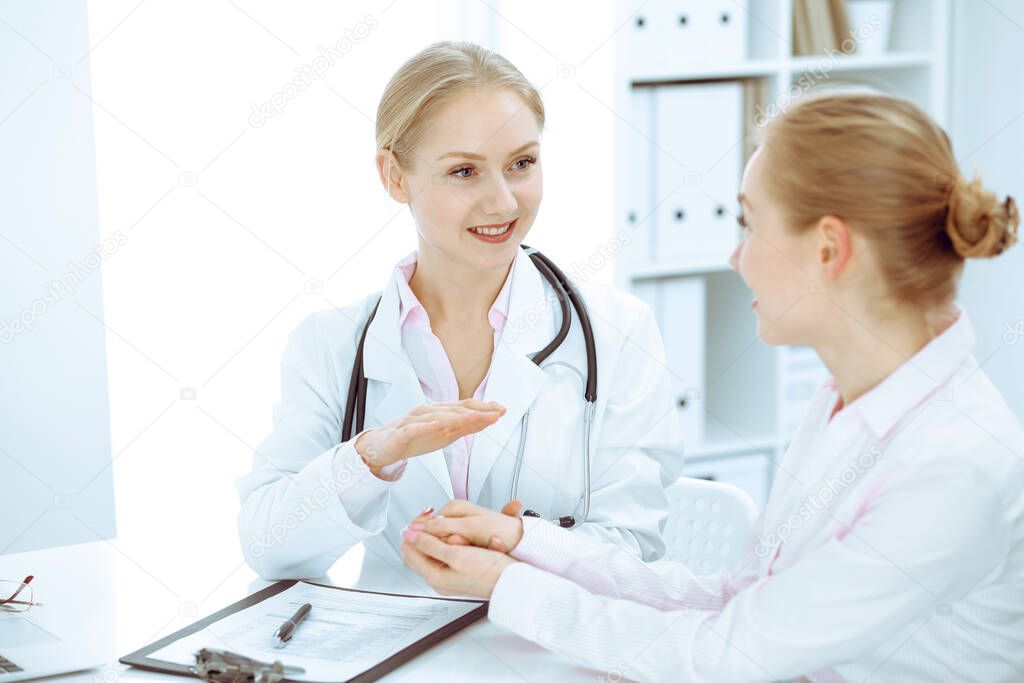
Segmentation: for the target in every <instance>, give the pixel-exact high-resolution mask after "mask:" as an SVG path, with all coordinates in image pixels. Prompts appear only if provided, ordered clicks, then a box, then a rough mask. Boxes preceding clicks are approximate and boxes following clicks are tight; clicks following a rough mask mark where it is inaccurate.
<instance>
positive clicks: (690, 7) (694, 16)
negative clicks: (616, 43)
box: [627, 0, 749, 80]
mask: <svg viewBox="0 0 1024 683" xmlns="http://www.w3.org/2000/svg"><path fill="white" fill-rule="evenodd" d="M747 4H748V3H747V0H732V1H730V0H648V2H647V3H645V4H644V5H643V6H642V7H640V9H638V10H636V11H635V12H634V13H633V14H632V15H630V16H629V18H628V21H629V37H628V39H627V40H628V42H627V48H628V61H627V70H628V72H629V76H630V77H631V78H632V79H633V80H656V79H662V78H666V77H670V76H672V75H673V74H676V75H678V74H679V73H684V72H686V71H688V70H691V69H693V68H694V67H695V66H698V67H699V66H706V65H709V64H734V63H738V62H741V61H743V60H744V59H746V56H747V29H748V16H749V15H748V12H747Z"/></svg>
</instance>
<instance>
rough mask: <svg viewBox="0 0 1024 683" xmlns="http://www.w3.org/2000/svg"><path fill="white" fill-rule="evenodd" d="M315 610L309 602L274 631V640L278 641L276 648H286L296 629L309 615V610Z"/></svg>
mask: <svg viewBox="0 0 1024 683" xmlns="http://www.w3.org/2000/svg"><path fill="white" fill-rule="evenodd" d="M311 609H313V606H312V605H311V604H309V603H308V602H307V603H306V604H305V605H303V606H302V607H300V608H299V609H298V610H296V611H295V614H293V615H292V618H291V619H289V620H288V621H286V622H284V623H283V624H281V625H280V626H278V627H277V630H276V631H274V638H276V639H277V645H276V646H275V647H284V646H285V645H286V644H287V643H288V641H289V640H291V639H292V634H293V633H295V629H297V628H298V627H299V624H301V623H302V620H303V619H305V618H306V615H308V614H309V610H311Z"/></svg>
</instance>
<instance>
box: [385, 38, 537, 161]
mask: <svg viewBox="0 0 1024 683" xmlns="http://www.w3.org/2000/svg"><path fill="white" fill-rule="evenodd" d="M488 87H490V88H507V89H509V90H511V91H513V92H515V93H516V94H517V95H519V97H521V98H522V100H523V102H524V103H525V105H526V106H527V107H529V109H530V111H532V112H533V115H534V117H536V119H537V125H538V127H540V128H541V129H542V130H543V128H544V103H543V102H542V101H541V99H540V93H539V92H537V89H536V88H534V87H533V85H532V84H531V83H530V82H529V81H528V80H527V79H526V77H524V76H523V74H522V73H520V71H519V69H517V68H516V67H515V66H514V65H513V64H512V63H511V62H509V61H508V60H507V59H505V58H504V57H502V56H501V55H499V54H497V53H496V52H491V51H490V50H488V49H486V48H483V47H480V46H479V45H477V44H475V43H468V42H449V41H444V42H439V43H434V44H433V45H429V46H428V47H426V48H424V49H423V50H421V51H420V52H419V53H417V54H415V55H414V56H413V57H411V58H410V59H409V60H408V61H406V62H405V63H404V64H403V65H402V66H401V67H399V69H398V71H396V72H395V74H394V75H393V76H392V77H391V80H390V81H389V82H388V84H387V87H385V88H384V94H383V95H382V96H381V98H380V104H379V105H378V107H377V151H378V152H379V151H381V150H384V149H387V150H390V151H391V153H392V154H394V155H395V158H396V159H397V160H398V162H399V163H400V164H403V165H408V166H410V167H411V165H412V164H411V162H412V159H413V156H414V155H413V150H414V149H415V147H416V145H417V143H419V141H420V139H421V138H422V137H423V134H424V132H425V131H426V129H427V127H428V126H429V124H430V121H431V120H432V118H433V116H434V114H436V113H437V112H438V111H439V110H440V109H441V108H442V107H444V105H446V104H448V103H449V102H451V101H452V100H453V99H455V98H456V97H458V96H459V95H461V94H463V93H465V92H469V91H472V90H476V89H479V88H488Z"/></svg>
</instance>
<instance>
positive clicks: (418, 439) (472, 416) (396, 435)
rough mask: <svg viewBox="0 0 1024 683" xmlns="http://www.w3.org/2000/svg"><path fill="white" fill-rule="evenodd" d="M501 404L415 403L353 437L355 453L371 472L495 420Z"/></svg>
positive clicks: (502, 408)
mask: <svg viewBox="0 0 1024 683" xmlns="http://www.w3.org/2000/svg"><path fill="white" fill-rule="evenodd" d="M504 414H505V408H504V407H503V406H501V405H499V404H497V403H494V402H491V403H485V402H483V401H476V400H474V399H466V400H463V401H458V402H454V403H432V404H424V405H421V406H416V407H415V408H413V409H412V410H410V411H409V412H408V413H407V414H405V415H403V416H402V417H399V418H396V419H394V420H391V421H390V422H388V423H386V424H383V425H381V426H380V427H375V428H373V429H370V430H367V431H365V432H363V433H362V434H360V435H359V437H358V438H356V442H355V449H356V453H358V454H359V456H360V457H361V458H362V459H363V461H364V462H365V463H366V465H367V467H369V468H370V471H371V472H373V473H374V475H379V474H380V470H381V468H382V467H386V466H388V465H391V464H393V463H396V462H400V461H402V460H405V459H406V458H413V457H416V456H417V455H424V454H426V453H432V452H433V451H436V450H438V449H439V448H444V447H445V446H447V445H448V444H450V443H453V442H455V441H457V440H458V439H461V438H462V437H464V436H467V435H469V434H475V433H476V432H479V431H480V430H482V429H485V428H487V427H489V426H491V425H492V424H494V423H495V422H497V421H498V418H500V417H501V416H502V415H504Z"/></svg>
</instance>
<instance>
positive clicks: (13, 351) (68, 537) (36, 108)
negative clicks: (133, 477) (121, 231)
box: [0, 0, 122, 578]
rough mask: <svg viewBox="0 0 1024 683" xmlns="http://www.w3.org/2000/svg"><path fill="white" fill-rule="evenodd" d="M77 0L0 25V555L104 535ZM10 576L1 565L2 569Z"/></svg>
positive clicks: (92, 222)
mask: <svg viewBox="0 0 1024 683" xmlns="http://www.w3.org/2000/svg"><path fill="white" fill-rule="evenodd" d="M85 14H86V8H85V2H84V0H74V1H72V2H55V1H54V2H39V3H36V2H31V3H8V4H5V5H4V9H3V22H2V25H0V278H2V285H0V554H4V553H15V552H21V551H25V550H30V549H34V548H42V547H49V546H53V545H63V544H68V543H81V542H83V541H95V540H97V538H110V537H112V536H113V535H114V496H113V484H112V480H111V467H110V463H111V451H110V419H109V410H108V405H107V361H106V355H105V327H104V324H105V323H104V317H105V316H104V308H103V299H102V287H101V272H100V271H101V265H102V263H103V262H104V261H105V260H106V259H108V258H111V257H113V255H114V254H115V253H116V252H117V251H118V250H119V249H120V248H121V246H122V245H121V242H120V241H119V240H118V239H117V237H116V236H114V235H110V236H109V237H110V239H109V240H108V241H106V242H101V241H100V229H99V226H98V224H97V210H96V166H95V164H96V160H95V153H94V145H93V131H92V108H91V105H90V103H89V101H88V100H87V99H86V98H84V97H82V96H81V95H80V94H79V91H77V90H76V88H80V89H82V90H84V91H86V92H88V91H89V90H90V82H89V70H88V68H87V67H88V63H87V62H83V64H85V68H80V67H78V66H77V63H78V62H79V61H80V60H81V58H82V56H83V55H85V54H86V53H87V52H88V50H89V35H88V32H87V24H86V16H85ZM3 578H13V577H3Z"/></svg>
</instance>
